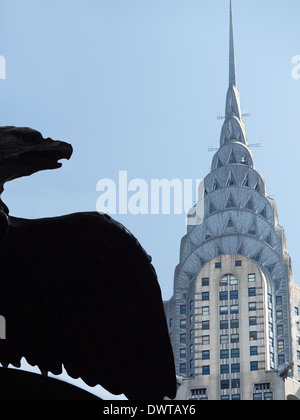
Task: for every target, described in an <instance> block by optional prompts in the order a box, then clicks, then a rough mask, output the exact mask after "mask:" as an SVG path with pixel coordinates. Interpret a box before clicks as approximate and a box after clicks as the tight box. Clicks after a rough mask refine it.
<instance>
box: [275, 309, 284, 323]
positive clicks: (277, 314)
mask: <svg viewBox="0 0 300 420" xmlns="http://www.w3.org/2000/svg"><path fill="white" fill-rule="evenodd" d="M276 316H277V321H281V320H282V319H283V312H282V311H277V312H276Z"/></svg>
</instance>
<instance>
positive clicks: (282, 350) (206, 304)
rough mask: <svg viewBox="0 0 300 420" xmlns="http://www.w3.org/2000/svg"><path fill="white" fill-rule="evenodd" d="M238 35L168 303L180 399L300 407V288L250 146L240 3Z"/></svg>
mask: <svg viewBox="0 0 300 420" xmlns="http://www.w3.org/2000/svg"><path fill="white" fill-rule="evenodd" d="M229 32H230V37H229V87H228V91H227V96H226V107H225V120H224V124H223V127H222V130H221V136H220V147H219V149H218V150H217V152H216V153H215V155H214V157H213V160H212V165H211V171H210V173H209V174H208V175H207V176H206V178H205V179H204V183H203V185H202V188H201V187H200V189H199V197H198V199H199V203H198V204H197V205H196V206H195V207H194V208H193V209H192V210H191V212H190V214H189V220H188V221H189V222H191V223H188V227H187V234H186V235H185V236H184V237H183V238H182V241H181V247H180V261H179V264H178V266H177V267H176V270H175V276H174V295H173V297H172V298H171V300H170V301H168V302H165V312H166V317H167V321H168V325H169V333H170V337H171V342H172V346H173V350H174V357H175V363H176V370H177V376H178V394H177V398H178V399H188V400H207V399H209V400H270V399H273V400H282V399H298V398H299V399H300V384H299V380H300V327H299V325H300V324H299V323H300V287H299V286H297V285H296V283H295V282H294V277H293V271H292V264H291V259H290V256H289V254H288V249H287V244H286V239H285V233H284V229H283V228H282V227H281V226H280V224H279V219H278V215H277V209H276V203H275V201H274V200H273V199H272V198H270V197H269V196H268V193H267V189H266V182H265V179H264V176H263V175H262V174H261V173H260V172H258V171H257V169H256V168H255V165H254V159H253V154H252V152H251V149H250V147H249V145H248V142H247V134H246V127H245V124H244V121H243V115H242V111H241V103H240V94H239V91H238V88H237V77H236V64H235V48H234V37H233V18H232V7H231V3H230V31H229ZM201 203H202V205H201ZM201 207H202V209H203V211H202V212H201V211H200V209H201Z"/></svg>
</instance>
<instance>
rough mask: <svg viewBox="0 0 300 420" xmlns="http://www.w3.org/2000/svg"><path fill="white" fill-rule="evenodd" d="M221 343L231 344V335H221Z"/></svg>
mask: <svg viewBox="0 0 300 420" xmlns="http://www.w3.org/2000/svg"><path fill="white" fill-rule="evenodd" d="M220 343H221V344H229V336H228V335H227V334H226V335H221V337H220Z"/></svg>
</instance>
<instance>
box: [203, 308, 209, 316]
mask: <svg viewBox="0 0 300 420" xmlns="http://www.w3.org/2000/svg"><path fill="white" fill-rule="evenodd" d="M202 315H209V306H203V308H202Z"/></svg>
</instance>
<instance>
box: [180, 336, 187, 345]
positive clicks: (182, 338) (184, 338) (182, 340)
mask: <svg viewBox="0 0 300 420" xmlns="http://www.w3.org/2000/svg"><path fill="white" fill-rule="evenodd" d="M180 343H181V344H186V334H180Z"/></svg>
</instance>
